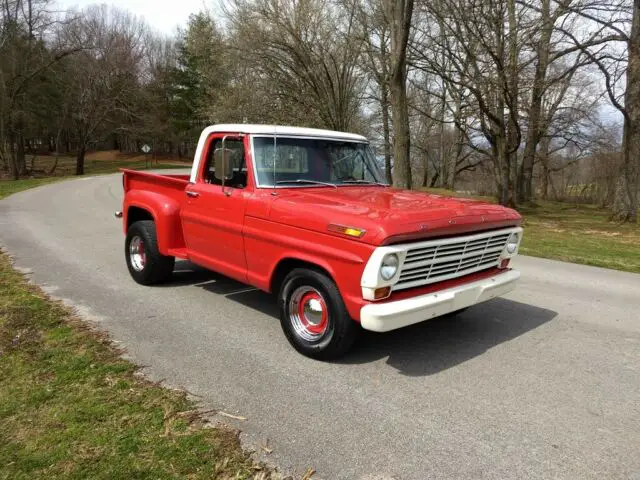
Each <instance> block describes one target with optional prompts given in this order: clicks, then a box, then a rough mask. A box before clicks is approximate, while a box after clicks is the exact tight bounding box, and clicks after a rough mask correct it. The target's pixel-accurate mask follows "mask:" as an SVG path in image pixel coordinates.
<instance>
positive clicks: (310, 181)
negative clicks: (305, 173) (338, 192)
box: [276, 178, 338, 189]
mask: <svg viewBox="0 0 640 480" xmlns="http://www.w3.org/2000/svg"><path fill="white" fill-rule="evenodd" d="M288 183H289V184H291V183H298V184H300V183H308V184H311V185H322V186H324V187H333V188H335V189H337V188H338V187H337V186H336V185H335V184H334V183H327V182H319V181H317V180H306V179H304V178H298V179H296V180H279V181H277V182H276V185H285V184H288Z"/></svg>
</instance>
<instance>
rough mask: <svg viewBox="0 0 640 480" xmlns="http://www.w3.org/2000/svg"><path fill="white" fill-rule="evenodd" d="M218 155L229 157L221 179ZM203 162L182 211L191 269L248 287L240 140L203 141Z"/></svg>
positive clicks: (244, 171)
mask: <svg viewBox="0 0 640 480" xmlns="http://www.w3.org/2000/svg"><path fill="white" fill-rule="evenodd" d="M223 140H224V150H223V149H222V145H223ZM221 155H223V156H226V157H227V165H226V167H227V169H228V171H227V172H225V177H224V179H222V178H221V172H216V171H215V168H216V163H218V164H219V163H220V162H219V157H220V156H221ZM216 159H218V162H216ZM202 160H203V161H202V162H201V166H200V169H199V173H198V178H197V181H196V183H190V184H189V185H187V187H186V188H185V195H186V196H187V202H186V204H185V207H184V208H183V209H182V225H183V231H184V238H185V243H186V246H187V250H188V255H189V258H190V259H191V260H192V261H193V262H194V263H197V264H200V265H203V266H205V267H207V268H210V269H211V270H215V271H217V272H220V273H222V274H224V275H227V276H229V277H232V278H235V279H236V280H239V281H241V282H246V281H247V260H246V257H245V253H244V239H243V236H242V229H243V225H244V212H245V207H246V198H247V196H248V194H249V193H248V192H247V163H246V157H245V149H244V141H243V138H242V137H239V136H231V135H225V134H213V135H212V136H211V137H209V139H208V141H207V146H206V148H205V150H204V151H203V157H202ZM218 166H219V167H220V164H219V165H218ZM216 173H217V175H216Z"/></svg>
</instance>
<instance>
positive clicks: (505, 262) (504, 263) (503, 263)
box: [499, 258, 510, 270]
mask: <svg viewBox="0 0 640 480" xmlns="http://www.w3.org/2000/svg"><path fill="white" fill-rule="evenodd" d="M509 261H510V259H509V258H503V259H502V261H501V262H500V267H499V268H502V269H503V270H504V269H505V268H507V267H508V266H509Z"/></svg>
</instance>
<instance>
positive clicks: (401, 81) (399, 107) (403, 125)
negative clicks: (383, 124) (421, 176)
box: [391, 75, 412, 189]
mask: <svg viewBox="0 0 640 480" xmlns="http://www.w3.org/2000/svg"><path fill="white" fill-rule="evenodd" d="M391 99H392V100H391V102H392V104H393V108H392V113H393V133H394V134H393V165H394V173H395V175H394V185H395V186H396V187H398V188H405V189H410V188H411V187H412V181H411V159H410V151H411V140H410V138H409V135H410V133H409V108H408V104H407V88H406V75H402V76H399V78H397V79H396V78H392V80H391Z"/></svg>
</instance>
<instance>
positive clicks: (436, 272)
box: [393, 229, 513, 290]
mask: <svg viewBox="0 0 640 480" xmlns="http://www.w3.org/2000/svg"><path fill="white" fill-rule="evenodd" d="M512 232H513V230H512V229H509V230H507V231H505V230H499V231H495V232H486V233H481V234H475V235H468V236H465V237H456V238H446V239H442V240H433V241H428V242H420V243H419V244H416V245H415V246H414V247H413V248H412V247H409V248H408V250H407V256H406V258H405V260H404V263H403V265H402V270H401V272H400V277H399V279H398V283H396V284H395V285H394V286H393V289H394V290H403V289H406V288H412V287H418V286H421V285H428V284H430V283H435V282H441V281H443V280H449V279H452V278H456V277H462V276H464V275H468V274H470V273H474V272H479V271H480V270H486V269H488V268H492V267H497V266H498V264H499V262H500V254H501V253H502V251H503V249H504V247H505V245H506V243H507V240H508V239H509V236H510V235H511V233H512Z"/></svg>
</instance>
